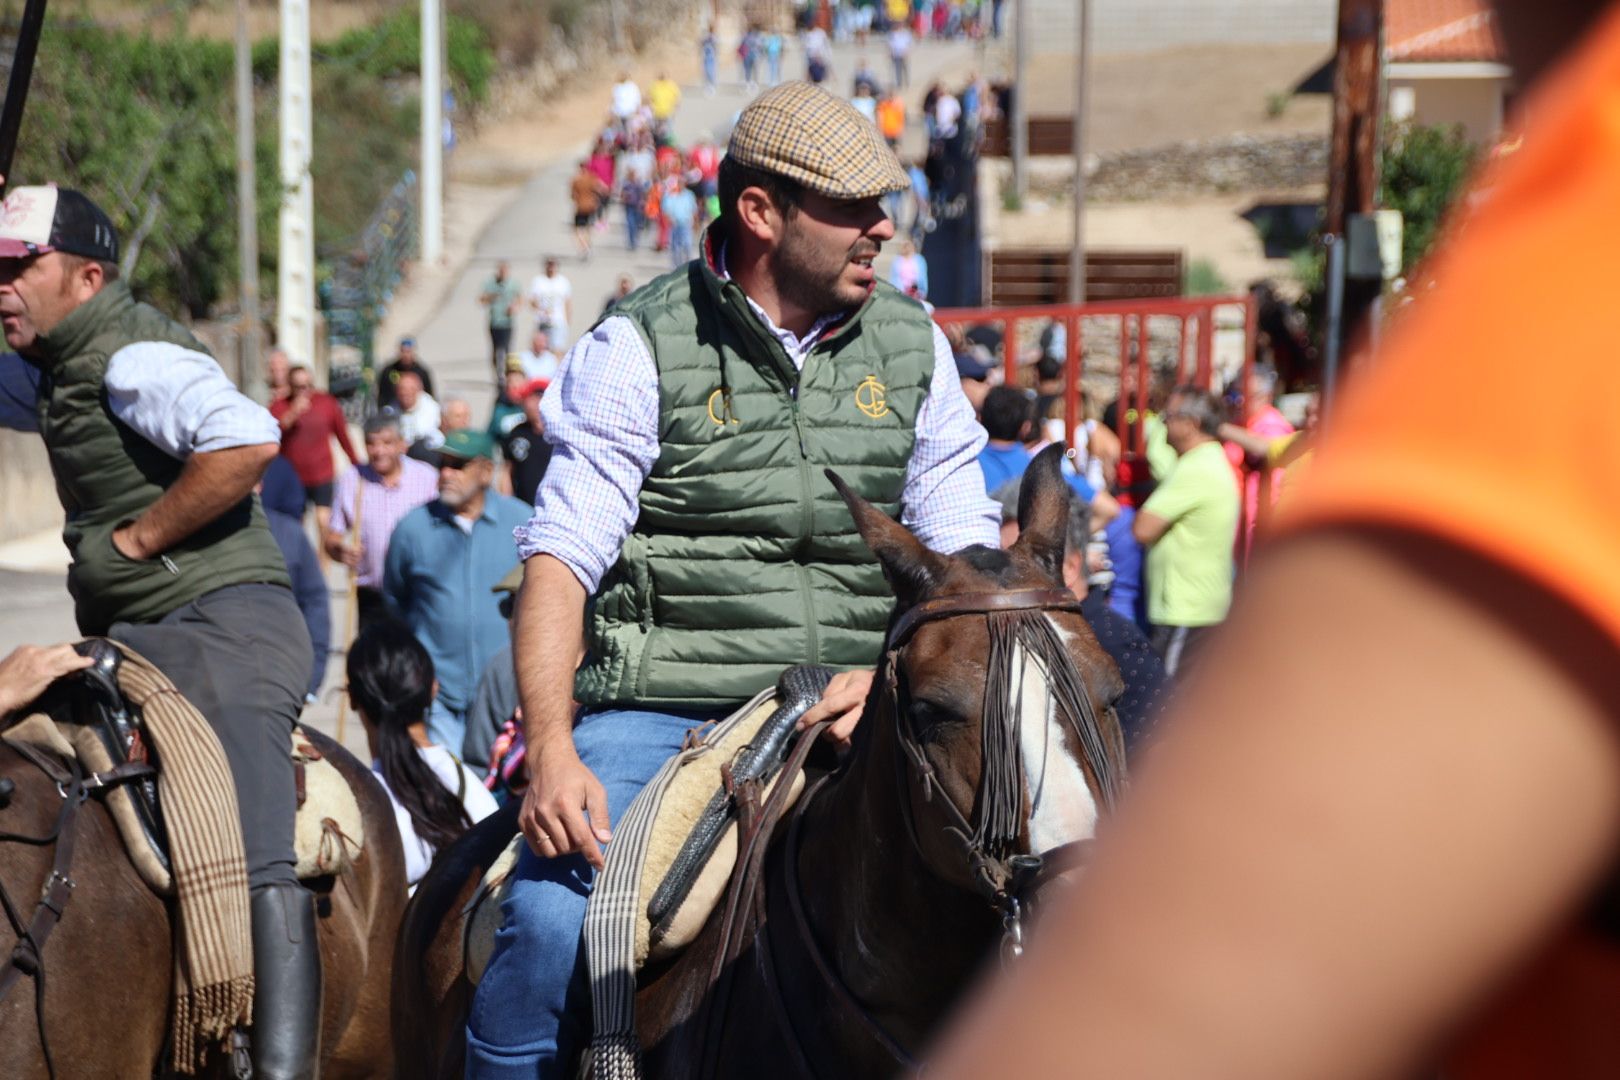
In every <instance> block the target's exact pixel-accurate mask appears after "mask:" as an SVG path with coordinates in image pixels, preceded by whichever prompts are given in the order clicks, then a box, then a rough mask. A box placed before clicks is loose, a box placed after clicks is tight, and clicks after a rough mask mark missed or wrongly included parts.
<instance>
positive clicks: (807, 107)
mask: <svg viewBox="0 0 1620 1080" xmlns="http://www.w3.org/2000/svg"><path fill="white" fill-rule="evenodd" d="M726 153H727V154H728V155H730V156H731V157H733V158H735V159H736V160H737V161H738V162H739V163H741V164H743V165H748V166H750V167H752V168H755V169H763V170H765V171H766V172H773V173H776V174H778V175H779V176H785V177H787V178H788V179H789V180H796V181H798V182H799V183H801V184H803V185H804V186H805V187H806V188H808V189H809V190H811V191H814V192H817V193H818V194H821V195H825V196H827V197H828V198H832V199H871V198H875V197H877V196H879V195H886V194H888V193H889V192H891V191H904V190H905V189H906V188H908V187H910V186H911V182H910V181H909V180H908V179H907V178H906V171H905V170H904V169H903V168H901V167H900V159H899V158H898V157H896V156H895V154H894V151H893V150H891V149H889V145H888V144H887V143H886V142H884V141H883V136H882V135H880V134H879V133H878V129H877V125H876V124H874V123H872V122H871V121H870V120H868V119H867V118H866V117H864V116H862V115H861V114H860V113H859V112H858V111H857V110H856V108H855V106H853V105H851V104H850V103H849V102H847V101H845V100H844V99H842V98H840V97H838V96H837V95H835V94H833V93H831V92H830V91H827V90H823V89H822V88H821V87H819V86H814V85H812V84H810V83H807V82H790V83H783V84H782V85H780V86H776V87H772V88H771V89H769V90H767V91H765V92H764V93H763V94H761V95H759V97H757V98H755V99H754V101H753V103H752V104H750V105H749V106H748V107H747V108H746V109H744V110H743V111H742V115H741V116H739V117H738V118H737V126H736V127H735V128H733V129H732V131H731V142H730V143H729V144H728V145H727V147H726Z"/></svg>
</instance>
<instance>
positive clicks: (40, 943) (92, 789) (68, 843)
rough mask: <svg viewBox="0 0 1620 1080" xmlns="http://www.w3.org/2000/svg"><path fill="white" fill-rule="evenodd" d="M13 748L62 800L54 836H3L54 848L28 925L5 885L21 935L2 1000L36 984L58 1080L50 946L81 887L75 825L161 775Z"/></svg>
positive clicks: (1, 976)
mask: <svg viewBox="0 0 1620 1080" xmlns="http://www.w3.org/2000/svg"><path fill="white" fill-rule="evenodd" d="M7 745H8V746H9V747H10V748H11V749H12V750H14V751H16V752H17V754H18V755H19V756H21V757H22V758H24V759H25V760H27V761H28V762H29V763H31V764H32V765H34V767H36V768H37V769H39V770H40V771H41V772H43V773H44V774H45V775H46V776H47V777H48V778H50V780H51V781H52V782H53V783H55V785H56V793H57V795H58V796H60V797H61V800H62V805H61V808H60V809H59V810H58V811H57V815H56V820H55V822H54V823H53V824H52V826H51V829H50V831H49V832H47V833H45V834H43V835H41V836H31V835H28V834H25V833H14V832H0V844H27V845H30V846H32V847H52V848H54V854H53V856H52V860H51V869H50V873H49V874H47V875H46V877H45V883H44V885H42V886H41V887H40V894H39V902H38V903H37V904H36V905H35V907H34V912H33V914H32V915H31V916H30V917H29V919H28V921H27V922H24V921H23V918H22V911H21V909H20V908H19V907H18V906H17V903H16V901H15V900H13V899H12V897H11V895H10V894H9V893H8V892H7V891H6V888H5V885H4V884H0V909H4V912H5V917H6V921H7V922H8V923H9V924H10V925H11V932H12V933H13V934H15V935H16V936H17V943H16V945H15V946H13V947H12V950H11V955H10V956H8V957H6V958H5V959H4V960H3V961H0V1000H4V998H5V996H6V994H7V993H8V992H10V990H11V988H12V986H13V985H15V984H16V982H17V981H18V980H19V979H20V978H22V977H23V976H28V977H29V978H32V979H33V980H34V1018H35V1022H36V1023H37V1025H38V1028H39V1046H40V1052H41V1054H42V1055H43V1056H44V1058H45V1071H46V1074H47V1075H48V1076H50V1077H51V1078H52V1080H55V1077H56V1063H55V1061H54V1060H53V1059H52V1057H51V1044H50V1041H49V1039H48V1038H47V1036H46V1032H45V942H46V941H47V940H48V939H49V938H50V936H51V932H52V931H53V930H55V929H56V925H57V923H58V922H60V921H61V919H62V912H63V910H64V909H65V908H66V907H67V903H68V900H69V899H70V898H71V897H72V896H73V890H74V888H75V887H76V883H75V881H74V880H73V878H72V876H71V874H72V870H73V849H74V846H75V839H76V835H77V834H76V831H75V829H74V825H75V823H76V818H77V817H78V812H79V807H80V806H81V805H83V803H84V801H85V800H86V799H88V798H89V797H90V796H91V795H96V794H103V793H105V792H107V791H109V790H111V789H112V788H114V787H116V786H118V785H119V784H127V783H130V782H132V781H136V780H144V779H147V778H149V777H152V776H154V775H156V770H155V769H154V768H153V767H152V766H151V765H149V764H147V763H145V762H134V761H127V762H123V763H121V764H118V765H114V766H113V767H112V768H110V769H107V770H106V771H104V772H99V773H86V772H85V771H84V769H83V768H82V767H81V766H80V764H79V760H78V758H77V757H70V758H68V759H66V760H65V761H61V762H59V761H58V760H57V759H56V758H54V757H53V756H52V755H49V754H47V753H45V752H43V751H41V750H38V749H36V748H35V747H33V746H31V745H29V744H27V743H24V742H8V743H7ZM4 783H5V784H6V785H10V786H9V787H8V788H7V789H6V790H4V791H0V809H3V808H4V807H5V804H6V802H8V801H9V800H10V797H11V795H12V793H13V792H14V791H15V785H13V784H12V781H11V780H9V779H7V780H5V781H4Z"/></svg>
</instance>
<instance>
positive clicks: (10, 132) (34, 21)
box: [0, 0, 45, 195]
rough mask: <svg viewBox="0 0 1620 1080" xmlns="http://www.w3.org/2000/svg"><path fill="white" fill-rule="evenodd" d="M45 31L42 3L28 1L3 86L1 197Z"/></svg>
mask: <svg viewBox="0 0 1620 1080" xmlns="http://www.w3.org/2000/svg"><path fill="white" fill-rule="evenodd" d="M44 28H45V0H28V3H27V4H26V5H24V7H23V17H22V25H20V26H19V27H18V28H17V52H16V53H15V54H14V55H13V56H12V60H11V78H10V80H9V81H8V82H7V83H6V104H5V107H4V109H0V195H4V194H5V193H6V184H7V182H8V181H9V180H10V178H11V160H12V157H13V156H14V155H15V154H16V152H17V136H19V135H20V134H22V118H23V106H24V105H26V104H27V103H28V84H29V82H30V81H32V79H33V77H34V54H35V53H36V52H37V51H38V50H39V35H40V33H41V31H43V30H44Z"/></svg>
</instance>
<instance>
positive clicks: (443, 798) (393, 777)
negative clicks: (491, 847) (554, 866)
mask: <svg viewBox="0 0 1620 1080" xmlns="http://www.w3.org/2000/svg"><path fill="white" fill-rule="evenodd" d="M348 674H349V700H350V701H352V702H353V703H354V707H355V710H356V711H357V712H359V714H360V722H361V723H362V724H364V725H365V729H366V742H367V743H368V744H369V745H370V747H371V759H372V762H371V768H372V771H373V772H375V773H376V774H377V776H378V778H380V779H381V780H382V782H383V786H384V787H385V788H387V789H388V796H389V798H391V799H392V800H393V802H394V820H395V822H396V823H397V824H398V825H399V835H400V839H401V840H402V841H403V842H404V845H405V877H406V881H407V883H408V884H409V885H410V886H411V887H412V888H415V886H416V883H417V882H418V881H419V880H421V878H422V875H423V874H426V873H427V870H428V865H429V864H430V863H431V862H432V861H433V853H434V852H435V851H437V850H438V849H439V848H441V847H443V846H444V845H446V844H448V843H449V842H450V841H452V840H454V839H455V838H456V837H458V836H460V835H461V834H462V833H463V832H466V831H467V829H469V828H471V827H472V825H473V824H474V823H475V822H478V821H482V820H483V819H484V818H486V817H488V816H489V815H490V814H493V813H494V812H495V799H494V797H493V796H492V795H490V793H489V792H488V791H487V790H485V788H484V785H483V784H482V783H481V782H480V781H479V779H478V777H477V776H475V775H474V774H473V773H472V771H471V770H469V769H468V768H467V767H466V766H465V765H463V764H462V763H461V762H460V761H459V760H457V758H456V756H455V754H453V753H451V752H450V751H449V750H448V749H446V748H445V747H443V746H439V745H437V744H436V743H434V742H433V741H432V740H430V739H429V738H428V733H427V713H428V706H430V705H431V704H432V703H433V696H434V694H436V693H437V692H438V689H439V684H438V681H437V680H436V679H435V678H434V675H433V660H432V658H431V657H429V656H428V653H427V650H426V649H424V648H423V647H422V644H421V642H419V641H417V640H416V636H415V635H414V634H412V633H411V632H410V630H409V629H408V628H407V627H406V626H405V625H404V624H403V623H400V622H398V621H396V620H393V619H384V620H382V621H380V622H377V623H375V624H373V625H371V626H368V627H366V629H365V630H363V631H361V633H360V636H359V637H357V638H355V641H354V644H353V646H351V647H350V649H349V661H348Z"/></svg>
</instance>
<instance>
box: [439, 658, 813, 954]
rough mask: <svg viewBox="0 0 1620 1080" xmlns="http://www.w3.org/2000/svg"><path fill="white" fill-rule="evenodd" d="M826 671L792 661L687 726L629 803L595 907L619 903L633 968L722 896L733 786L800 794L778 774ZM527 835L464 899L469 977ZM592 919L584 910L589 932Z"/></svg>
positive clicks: (618, 929)
mask: <svg viewBox="0 0 1620 1080" xmlns="http://www.w3.org/2000/svg"><path fill="white" fill-rule="evenodd" d="M832 675H833V670H832V669H831V668H826V667H816V666H810V665H803V666H799V667H792V668H789V669H788V670H787V671H785V672H784V673H783V674H782V678H781V679H780V680H779V682H778V683H777V685H776V686H775V687H774V688H771V689H768V690H765V691H762V692H761V693H759V694H758V695H756V696H755V697H754V698H753V699H752V700H751V701H749V702H748V703H747V704H746V705H744V706H743V707H742V708H740V709H738V710H737V711H736V712H734V713H732V714H731V715H730V716H728V717H726V718H725V719H724V720H721V721H719V722H718V723H715V724H712V725H709V726H707V727H705V728H702V729H697V730H694V731H692V732H690V733H688V736H687V742H686V745H685V746H684V747H683V748H682V749H681V751H680V752H679V753H678V754H676V755H675V756H674V757H673V758H671V759H670V761H669V762H668V763H667V764H666V765H665V766H664V768H663V770H661V771H660V772H659V774H658V775H657V776H656V777H654V779H653V780H652V781H651V782H650V783H649V784H648V785H647V787H646V788H644V789H642V793H641V794H640V795H638V796H637V797H636V799H635V801H634V802H632V803H631V805H630V807H628V808H627V809H626V810H625V813H624V815H623V817H622V818H621V820H620V823H619V825H618V827H617V828H616V829H615V830H614V841H613V843H612V844H611V845H609V847H608V851H607V866H606V868H605V869H604V870H603V871H602V874H601V877H600V880H599V881H598V884H597V888H596V891H595V892H594V893H593V895H592V900H591V910H592V911H596V910H597V909H598V898H602V906H603V907H605V908H608V909H611V910H612V911H614V912H615V913H616V914H615V915H614V918H615V920H616V923H615V926H614V930H613V933H614V936H615V937H616V938H619V939H620V940H631V941H633V943H634V946H633V947H634V956H635V961H634V967H635V968H636V969H638V970H639V969H640V967H641V966H642V965H643V964H645V963H646V962H647V961H648V960H653V961H659V960H663V959H667V958H669V957H671V956H674V955H676V954H677V953H679V952H680V951H681V950H682V949H684V948H685V947H686V946H687V945H689V944H691V942H692V941H693V939H695V938H696V937H697V935H698V933H699V931H701V930H702V929H703V926H704V924H705V923H706V922H707V921H708V918H709V915H710V914H711V913H712V912H713V911H714V909H715V906H716V905H717V904H718V903H719V901H720V898H721V896H722V895H723V894H724V892H725V889H726V885H727V882H729V881H730V879H731V874H732V870H733V868H734V867H735V865H736V862H737V848H738V843H737V837H738V825H737V802H736V797H735V792H736V791H737V790H738V789H739V787H741V786H742V785H744V784H749V785H758V786H760V787H762V788H768V789H771V790H775V789H776V786H777V785H779V784H787V785H788V796H787V797H788V798H789V799H790V800H791V799H794V798H797V796H798V792H799V791H800V790H802V788H803V786H804V778H803V775H802V774H800V773H798V772H797V771H795V773H794V775H792V776H784V775H782V766H783V764H784V762H785V760H786V758H787V753H788V750H789V748H790V747H791V745H792V742H793V737H794V734H795V732H796V730H797V725H798V721H799V718H800V717H801V716H803V715H804V714H805V712H806V710H808V709H809V708H810V706H811V705H814V704H815V703H816V702H817V701H818V700H820V698H821V693H822V691H823V690H825V689H826V687H827V683H828V681H829V680H830V679H831V678H832ZM524 842H525V841H524V839H523V837H522V835H521V834H520V835H518V836H516V837H514V838H513V840H512V842H511V843H510V844H508V845H507V848H506V850H505V851H504V852H502V853H501V855H500V857H499V858H498V859H496V860H495V862H494V863H492V864H491V866H490V868H489V870H488V871H487V872H486V873H485V875H484V878H483V880H482V881H481V882H480V883H479V887H478V889H477V890H476V891H475V892H474V894H473V897H472V899H471V900H470V901H469V902H468V904H467V906H466V907H465V908H464V909H463V912H462V913H463V915H464V916H465V918H464V922H463V927H464V929H463V934H464V940H463V946H464V956H465V960H466V972H467V977H468V979H469V980H470V981H472V982H473V983H477V982H478V980H479V979H480V978H481V977H482V976H483V972H484V968H485V966H486V965H487V964H488V962H489V957H490V953H491V952H492V951H493V949H494V944H495V932H496V930H498V929H499V928H500V923H501V914H500V909H501V901H502V900H504V899H505V897H506V892H507V888H508V886H509V882H510V876H511V872H512V869H513V867H515V866H516V865H517V859H518V853H519V852H520V851H521V849H522V845H523V844H524ZM626 888H628V889H630V890H633V891H634V893H635V898H636V899H635V902H634V903H631V904H623V903H621V902H619V897H620V896H621V895H622V892H623V891H624V890H625V889H626ZM607 897H613V900H612V901H609V900H608V899H607ZM620 913H622V914H620ZM592 919H593V916H591V915H587V934H589V932H590V925H591V921H592ZM631 923H633V925H630V924H631ZM592 960H593V962H592V975H593V978H594V977H595V975H596V963H595V958H594V956H593V958H592Z"/></svg>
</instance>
